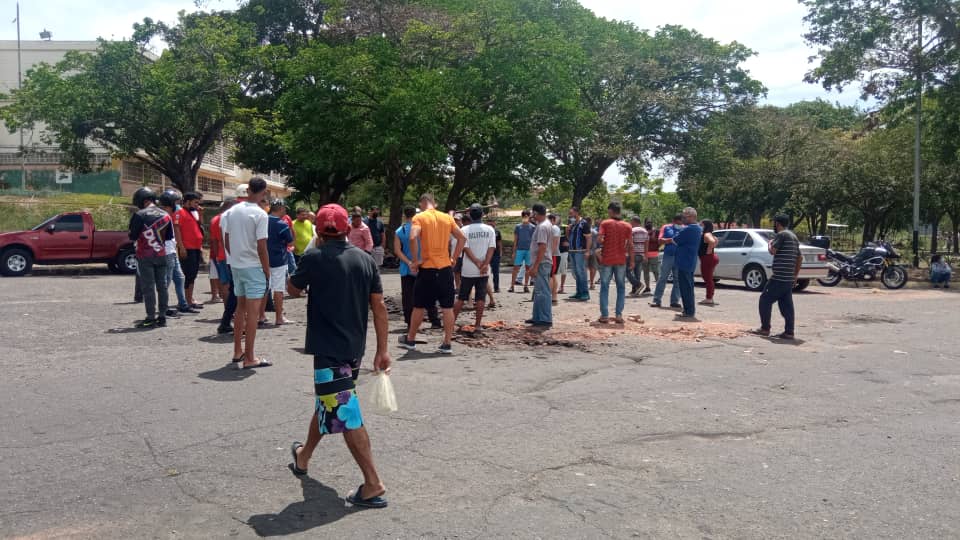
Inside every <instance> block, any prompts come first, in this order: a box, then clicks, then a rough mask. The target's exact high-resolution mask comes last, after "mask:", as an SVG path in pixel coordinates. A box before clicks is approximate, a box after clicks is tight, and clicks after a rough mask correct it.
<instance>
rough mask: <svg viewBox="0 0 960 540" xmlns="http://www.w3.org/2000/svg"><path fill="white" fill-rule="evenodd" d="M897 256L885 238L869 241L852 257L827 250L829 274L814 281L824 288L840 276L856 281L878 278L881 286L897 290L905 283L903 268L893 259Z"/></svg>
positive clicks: (838, 282) (898, 255)
mask: <svg viewBox="0 0 960 540" xmlns="http://www.w3.org/2000/svg"><path fill="white" fill-rule="evenodd" d="M899 258H900V254H898V253H897V251H896V250H895V249H893V246H892V245H890V243H889V242H885V241H880V242H877V243H874V242H869V243H868V244H867V245H865V246H863V248H861V249H860V252H859V253H857V254H856V255H855V256H853V257H850V256H848V255H844V254H843V253H840V252H837V251H833V250H832V249H828V250H827V260H828V261H829V262H828V263H827V268H829V269H830V273H829V274H827V277H825V278H820V279H818V280H817V281H818V282H820V284H821V285H823V286H824V287H835V286H836V285H838V284H840V282H841V281H843V280H844V279H847V280H850V281H853V282H855V283H856V282H860V281H874V280H875V279H877V278H878V277H879V278H880V283H883V286H884V287H886V288H888V289H900V288H903V286H904V285H906V284H907V269H906V268H905V267H904V266H903V265H900V264H896V263H895V262H894V261H896V260H897V259H899Z"/></svg>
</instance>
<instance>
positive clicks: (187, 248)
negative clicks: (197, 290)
mask: <svg viewBox="0 0 960 540" xmlns="http://www.w3.org/2000/svg"><path fill="white" fill-rule="evenodd" d="M202 199H203V197H201V195H200V194H199V193H195V192H192V191H189V192H187V193H184V194H183V206H182V207H181V208H180V209H179V210H177V213H176V214H174V217H173V228H174V231H175V233H176V236H177V255H178V256H179V257H180V266H181V267H182V268H183V275H184V284H183V289H184V292H185V293H186V295H187V305H188V306H190V307H191V308H193V309H202V308H203V306H202V305H201V304H198V303H197V301H196V299H195V298H194V297H193V286H194V284H195V283H196V281H197V274H199V273H200V261H201V259H202V258H203V256H202V249H203V227H201V226H200V220H199V219H197V217H195V215H194V213H195V212H196V216H199V215H200V214H199V210H198V209H199V208H200V202H201V200H202Z"/></svg>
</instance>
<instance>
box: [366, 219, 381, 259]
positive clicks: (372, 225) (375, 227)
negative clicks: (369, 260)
mask: <svg viewBox="0 0 960 540" xmlns="http://www.w3.org/2000/svg"><path fill="white" fill-rule="evenodd" d="M367 228H369V229H370V237H371V238H372V239H373V253H372V255H373V262H375V263H377V267H381V266H383V241H384V238H383V232H384V226H383V222H382V221H380V209H379V208H377V207H376V206H374V207H373V208H371V209H370V214H368V217H367Z"/></svg>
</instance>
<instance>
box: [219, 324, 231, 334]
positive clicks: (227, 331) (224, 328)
mask: <svg viewBox="0 0 960 540" xmlns="http://www.w3.org/2000/svg"><path fill="white" fill-rule="evenodd" d="M217 333H218V334H221V335H223V334H232V333H233V327H232V326H230V325H227V326H218V327H217Z"/></svg>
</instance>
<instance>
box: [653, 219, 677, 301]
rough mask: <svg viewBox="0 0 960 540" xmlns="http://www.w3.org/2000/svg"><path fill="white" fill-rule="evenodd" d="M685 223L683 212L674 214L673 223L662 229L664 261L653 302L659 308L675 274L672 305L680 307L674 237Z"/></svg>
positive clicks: (661, 241) (661, 243)
mask: <svg viewBox="0 0 960 540" xmlns="http://www.w3.org/2000/svg"><path fill="white" fill-rule="evenodd" d="M681 223H683V214H677V215H675V216H673V223H667V224H666V225H664V226H663V228H661V229H660V245H662V246H663V263H661V265H660V277H659V278H657V288H656V289H654V291H653V302H651V303H650V306H651V307H655V308H658V307H660V306H661V300H663V293H664V290H665V289H666V288H667V281H669V280H670V276H673V287H672V288H671V289H670V307H672V308H678V307H680V288H679V287H677V275H676V273H675V272H674V271H673V270H674V268H673V267H674V263H675V262H676V258H677V246H675V245H674V244H673V237H674V236H676V235H677V233H678V232H680V229H681V226H680V224H681Z"/></svg>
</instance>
